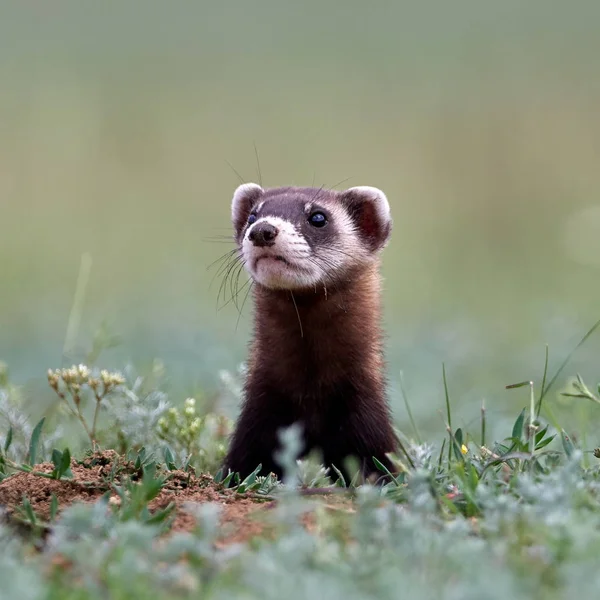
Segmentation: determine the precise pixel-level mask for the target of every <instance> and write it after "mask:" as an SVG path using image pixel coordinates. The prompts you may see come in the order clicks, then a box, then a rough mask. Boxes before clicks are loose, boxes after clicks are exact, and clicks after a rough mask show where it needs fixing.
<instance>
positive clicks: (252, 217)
mask: <svg viewBox="0 0 600 600" xmlns="http://www.w3.org/2000/svg"><path fill="white" fill-rule="evenodd" d="M254 221H256V215H255V214H251V215H250V216H249V217H248V225H252V223H254Z"/></svg>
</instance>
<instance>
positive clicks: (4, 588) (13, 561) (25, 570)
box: [0, 525, 44, 600]
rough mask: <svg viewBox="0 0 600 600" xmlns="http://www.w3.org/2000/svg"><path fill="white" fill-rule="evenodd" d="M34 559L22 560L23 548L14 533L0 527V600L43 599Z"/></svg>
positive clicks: (41, 586) (39, 575)
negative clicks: (16, 599) (17, 599)
mask: <svg viewBox="0 0 600 600" xmlns="http://www.w3.org/2000/svg"><path fill="white" fill-rule="evenodd" d="M38 569H39V564H38V563H37V561H35V560H34V559H30V560H29V561H26V560H25V559H24V558H23V546H22V544H21V543H20V542H19V540H18V539H17V538H15V536H14V533H13V532H11V531H9V530H8V529H6V528H5V527H4V526H1V525H0V581H1V582H2V584H1V585H0V599H4V598H6V599H7V600H9V599H12V598H19V599H21V598H22V599H23V600H38V599H40V600H41V599H42V598H44V584H43V581H42V577H41V574H40V573H39V571H38Z"/></svg>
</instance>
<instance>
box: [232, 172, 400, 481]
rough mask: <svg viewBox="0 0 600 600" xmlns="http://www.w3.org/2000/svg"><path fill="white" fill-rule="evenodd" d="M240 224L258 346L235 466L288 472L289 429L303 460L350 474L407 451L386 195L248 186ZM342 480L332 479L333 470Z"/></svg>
mask: <svg viewBox="0 0 600 600" xmlns="http://www.w3.org/2000/svg"><path fill="white" fill-rule="evenodd" d="M232 221H233V226H234V231H235V235H234V237H235V242H236V244H237V248H238V250H239V256H240V258H241V260H242V262H243V264H244V266H245V268H246V270H247V271H248V273H249V274H250V277H251V279H252V282H253V290H254V300H255V314H254V338H253V340H252V344H251V351H250V357H249V361H248V365H247V366H248V369H247V380H246V382H245V387H244V395H245V398H244V402H243V406H242V411H241V414H240V416H239V419H238V422H237V424H236V428H235V431H234V434H233V437H232V440H231V444H230V448H229V452H228V455H227V457H226V459H225V463H224V467H225V470H227V469H229V470H231V471H234V472H236V471H237V472H239V473H240V475H241V476H242V477H245V476H247V475H248V474H249V473H251V472H252V471H253V470H254V469H255V468H256V467H257V466H258V465H259V464H262V471H261V473H262V474H267V473H269V472H274V473H275V474H277V475H278V476H281V469H280V467H279V465H278V464H277V462H276V460H275V458H274V453H275V452H276V450H277V449H278V447H279V438H278V432H279V430H281V429H282V428H285V427H288V426H290V425H292V424H293V423H299V424H300V425H301V427H302V431H303V441H304V452H303V455H306V454H307V453H308V452H309V451H311V450H313V449H315V450H318V451H319V452H320V454H321V457H322V460H323V463H324V464H325V465H326V466H328V467H331V466H332V465H335V467H336V468H338V469H340V470H341V472H342V473H344V475H345V476H348V473H347V472H346V470H345V468H344V467H345V460H346V458H347V457H349V456H353V457H355V458H357V459H358V460H359V463H360V467H361V471H362V474H363V475H364V476H365V477H369V476H371V475H373V474H374V473H377V474H378V475H379V476H381V475H383V474H382V473H381V472H380V471H377V469H376V466H375V464H374V463H373V460H372V458H373V457H376V458H377V459H378V460H379V461H380V462H381V463H382V464H384V465H385V466H386V467H387V468H388V469H390V470H393V467H392V465H391V462H390V461H389V460H388V459H387V457H386V453H388V452H394V451H395V450H396V437H395V434H394V432H393V429H392V424H391V418H390V411H389V408H388V404H387V400H386V392H385V387H386V385H385V378H384V362H383V352H382V333H381V329H380V275H379V255H380V251H381V250H382V248H383V247H384V246H385V244H386V243H387V241H388V239H389V237H390V233H391V227H392V219H391V215H390V207H389V204H388V200H387V198H386V196H385V194H384V193H383V192H382V191H381V190H379V189H377V188H373V187H354V188H350V189H348V190H346V191H344V192H338V191H331V190H323V189H313V188H298V187H284V188H275V189H266V190H263V189H262V188H261V187H260V186H258V185H257V184H254V183H247V184H243V185H241V186H239V187H238V188H237V189H236V191H235V193H234V196H233V202H232ZM332 474H333V473H332Z"/></svg>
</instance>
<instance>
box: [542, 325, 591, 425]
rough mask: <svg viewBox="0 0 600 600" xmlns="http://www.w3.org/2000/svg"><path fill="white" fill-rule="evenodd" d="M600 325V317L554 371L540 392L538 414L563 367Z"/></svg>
mask: <svg viewBox="0 0 600 600" xmlns="http://www.w3.org/2000/svg"><path fill="white" fill-rule="evenodd" d="M598 327H600V319H598V321H596V322H595V323H594V324H593V325H592V326H591V327H590V329H588V331H587V333H586V334H585V335H584V336H583V337H582V338H581V339H580V340H579V343H578V344H577V345H576V346H575V348H573V350H571V352H569V354H567V357H566V358H565V360H563V362H562V364H561V365H560V367H558V370H557V371H556V373H554V377H552V379H551V380H550V381H549V383H548V385H547V386H546V387H545V388H543V389H542V391H541V392H540V398H539V400H538V403H537V407H536V416H539V414H540V411H541V410H542V401H543V400H544V398H545V397H546V394H547V393H548V392H549V391H550V388H551V387H552V386H553V385H554V384H555V383H556V380H557V379H558V378H559V376H560V374H561V373H562V372H563V369H564V368H565V367H566V366H567V364H568V363H569V361H570V360H571V358H572V357H573V355H574V354H575V352H577V350H579V348H581V346H583V344H585V342H586V341H587V339H588V338H589V337H590V336H591V335H592V334H593V333H594V332H595V331H596V329H598Z"/></svg>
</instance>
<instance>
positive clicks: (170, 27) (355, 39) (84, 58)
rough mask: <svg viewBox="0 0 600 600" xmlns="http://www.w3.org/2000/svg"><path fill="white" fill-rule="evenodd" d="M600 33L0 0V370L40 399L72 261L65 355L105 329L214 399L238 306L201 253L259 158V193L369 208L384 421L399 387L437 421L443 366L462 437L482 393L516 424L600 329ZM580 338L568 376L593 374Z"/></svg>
mask: <svg viewBox="0 0 600 600" xmlns="http://www.w3.org/2000/svg"><path fill="white" fill-rule="evenodd" d="M599 18H600V4H599V3H598V2H596V1H592V0H590V1H587V2H585V1H576V2H572V3H559V2H550V1H541V0H535V1H534V0H532V1H529V2H522V1H520V2H519V1H515V0H504V1H503V2H481V1H479V2H443V1H441V0H440V1H436V2H433V1H431V2H422V3H415V2H407V1H395V2H391V1H381V2H374V3H372V4H371V5H368V4H367V3H365V2H359V1H357V0H346V1H345V2H341V1H339V0H338V1H336V2H333V1H332V2H316V1H312V0H311V1H305V2H296V3H285V2H277V1H274V0H272V1H260V2H243V1H239V0H235V1H229V2H221V3H217V2H211V3H208V2H200V1H198V2H172V3H166V2H158V1H154V0H146V1H145V2H127V3H125V2H112V1H108V0H106V1H103V2H91V1H88V2H84V1H81V2H77V3H65V2H60V1H45V2H35V1H33V0H29V1H24V0H22V1H19V2H12V3H11V2H5V3H3V5H2V7H1V8H0V77H1V80H0V81H1V85H0V224H1V235H0V286H1V294H0V359H2V360H4V361H6V362H7V363H8V364H9V366H10V368H11V373H12V376H13V379H15V380H16V381H18V382H22V383H26V384H27V385H28V386H29V389H30V391H31V393H30V398H31V402H32V403H34V404H35V403H37V404H39V403H41V402H42V400H43V398H44V397H45V394H46V393H47V392H46V391H45V387H44V382H45V375H44V374H45V370H46V369H47V368H48V367H58V366H60V365H61V363H62V361H63V356H62V353H63V345H64V342H65V334H66V329H67V323H68V320H69V314H70V311H71V307H72V304H73V298H74V294H75V288H76V283H77V277H78V272H79V268H80V262H81V257H82V254H84V253H86V252H87V253H89V254H90V255H91V258H92V265H91V271H90V279H89V284H88V286H87V288H86V290H85V298H84V304H83V312H82V314H81V326H80V327H79V328H78V329H77V331H76V333H77V338H76V342H77V346H78V347H79V348H81V349H84V348H87V347H89V344H90V340H91V336H92V334H93V332H94V331H95V330H97V328H98V327H99V325H100V324H101V323H102V322H103V321H105V322H107V323H108V324H109V325H110V328H111V329H112V330H113V331H115V332H116V333H118V334H120V335H121V336H122V344H121V346H119V347H118V348H115V349H113V350H110V351H108V352H107V353H106V354H105V355H104V356H103V358H102V361H101V364H102V365H103V366H108V367H121V366H122V365H123V364H124V362H125V361H128V360H131V361H133V362H134V363H136V364H140V365H143V364H147V363H148V362H149V361H151V360H152V359H153V358H155V357H158V358H160V359H162V360H163V361H164V362H165V364H166V366H167V368H168V372H169V373H170V375H171V382H172V386H173V390H174V393H175V394H182V395H183V394H186V393H191V391H193V390H195V389H196V388H198V387H201V388H203V389H206V390H208V391H211V390H215V389H216V388H217V386H218V372H219V370H220V369H228V370H233V369H235V368H236V366H237V365H238V364H239V363H240V361H242V360H243V358H244V356H245V349H246V343H247V339H248V335H249V326H250V317H251V307H250V303H248V304H247V305H246V307H245V309H244V315H243V317H242V318H241V320H240V323H239V326H238V327H237V328H236V321H237V312H236V310H235V308H234V307H233V306H228V307H227V308H225V309H223V310H221V311H217V310H216V305H217V290H218V282H217V283H216V284H213V285H212V286H209V284H210V280H211V278H212V276H213V275H214V271H208V270H207V267H208V265H209V264H210V263H212V262H213V261H214V260H215V259H217V258H218V257H219V256H220V255H221V254H223V253H224V252H225V251H226V250H228V249H229V246H227V245H225V244H222V243H217V242H215V241H210V240H209V238H211V237H214V236H219V235H227V234H229V231H230V230H229V228H230V225H229V206H230V198H231V195H232V192H233V190H234V188H235V186H236V185H238V183H239V181H238V178H237V176H236V174H235V173H234V170H233V169H232V168H231V167H230V166H229V164H231V165H232V166H233V168H234V169H235V170H237V171H238V172H239V173H240V174H241V176H242V177H243V178H244V179H245V180H257V179H258V174H257V165H256V158H255V152H254V145H256V147H257V149H258V154H259V156H260V170H261V172H262V180H263V183H264V185H266V186H276V185H284V184H298V185H311V184H313V183H314V184H315V185H317V186H320V185H329V186H332V185H335V184H336V183H338V182H340V181H342V180H345V179H346V178H349V179H348V180H347V181H345V182H344V184H343V185H344V186H346V187H349V186H351V185H374V186H378V187H381V188H382V189H383V190H384V191H385V192H386V193H387V195H388V197H389V199H390V201H391V203H392V210H393V215H394V218H395V229H394V234H393V240H392V242H391V244H390V246H389V247H388V249H387V250H386V253H385V260H384V274H385V278H386V284H385V287H386V289H385V297H384V301H385V310H386V327H387V332H388V359H389V375H390V381H391V396H392V400H393V406H394V411H395V414H396V416H397V418H398V422H399V424H400V425H401V426H403V427H405V426H406V414H405V411H404V407H403V404H402V399H401V394H400V392H399V377H400V373H403V377H404V383H405V387H406V389H407V393H408V395H409V398H410V400H411V403H412V408H413V412H414V413H415V417H416V418H417V420H418V422H419V423H420V425H421V426H422V427H423V429H424V430H426V431H433V430H436V431H442V430H443V422H442V419H441V417H440V415H439V414H438V411H439V410H440V409H442V408H443V390H442V386H441V364H442V361H444V362H445V363H446V366H447V369H448V379H449V384H450V391H451V395H452V401H453V403H454V405H455V406H456V409H457V412H458V413H459V416H457V422H456V424H460V422H463V423H465V424H468V423H471V420H474V422H476V420H477V418H478V414H479V411H478V406H479V404H480V403H481V401H482V399H485V401H486V404H487V406H488V408H489V412H490V413H491V414H496V415H498V417H499V418H501V417H502V415H509V416H510V417H511V419H514V416H515V415H514V408H515V407H520V406H521V405H524V404H525V403H526V401H527V395H526V393H525V392H524V391H523V390H520V391H513V392H507V391H505V390H504V385H505V384H508V383H513V382H515V381H520V380H523V379H530V378H536V380H537V381H539V379H540V376H541V371H542V366H543V360H544V348H545V344H546V343H548V344H549V345H550V358H551V360H550V364H551V366H552V367H556V365H558V364H559V363H560V361H561V359H562V358H563V357H564V356H565V354H566V353H568V351H569V350H570V349H571V348H572V346H573V345H574V344H576V343H577V341H578V339H579V338H580V337H581V336H582V335H583V333H584V332H585V331H586V330H587V329H588V328H589V327H590V326H591V325H592V323H593V322H594V321H595V320H596V319H597V318H600V303H598V297H599V292H600V280H599V277H598V275H599V269H600V169H598V163H599V153H600V111H599V106H600V75H599V74H600V36H599V35H598V23H599ZM228 163H229V164H228ZM599 348H600V342H598V341H597V340H595V339H591V340H590V342H589V343H588V344H587V345H586V346H585V348H583V349H582V350H581V351H580V352H579V353H578V354H577V356H576V358H575V360H574V363H573V365H572V366H571V367H570V368H568V369H567V372H569V373H574V372H575V371H576V370H580V371H581V372H582V374H583V375H584V376H585V377H586V378H587V379H589V380H590V381H591V382H592V383H595V382H596V379H597V378H598V377H600V369H598V360H597V356H598V349H599ZM74 354H75V357H76V355H77V351H75V353H74ZM562 382H564V379H561V383H562ZM182 397H183V396H182ZM551 402H553V403H556V402H557V399H556V398H555V397H552V398H551ZM37 404H36V405H37ZM595 408H596V407H592V408H589V407H587V405H586V406H585V407H584V408H581V407H580V405H579V404H577V405H569V406H567V407H566V408H563V409H562V410H563V412H564V413H565V414H566V415H567V416H571V417H573V418H575V419H576V421H577V422H581V421H580V420H582V419H592V422H593V418H594V416H595V414H596V411H595ZM230 409H231V406H230V407H229V408H228V410H230ZM581 411H585V412H581ZM588 411H591V412H588ZM460 419H462V421H460ZM592 434H593V430H592ZM594 439H595V436H594ZM594 443H597V441H595V442H594Z"/></svg>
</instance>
